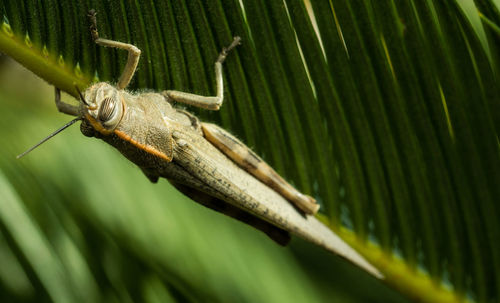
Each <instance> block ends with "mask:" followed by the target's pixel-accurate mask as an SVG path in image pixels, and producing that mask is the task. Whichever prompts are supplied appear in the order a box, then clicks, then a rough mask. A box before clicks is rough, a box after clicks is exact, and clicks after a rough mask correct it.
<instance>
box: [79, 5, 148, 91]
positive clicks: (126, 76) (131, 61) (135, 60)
mask: <svg viewBox="0 0 500 303" xmlns="http://www.w3.org/2000/svg"><path fill="white" fill-rule="evenodd" d="M96 15H97V13H96V11H95V10H93V9H92V10H90V11H89V14H88V16H89V19H90V33H91V34H92V39H94V42H95V43H97V44H99V45H102V46H108V47H115V48H120V49H124V50H126V51H128V58H127V64H126V65H125V68H124V69H123V72H122V75H121V76H120V79H119V80H118V83H117V84H116V88H118V89H124V88H126V87H127V86H128V84H129V83H130V80H132V77H133V76H134V74H135V70H136V69H137V65H138V64H139V58H140V56H141V50H140V49H138V48H137V47H136V46H135V45H132V44H128V43H123V42H118V41H113V40H108V39H103V38H99V32H98V31H97V18H96Z"/></svg>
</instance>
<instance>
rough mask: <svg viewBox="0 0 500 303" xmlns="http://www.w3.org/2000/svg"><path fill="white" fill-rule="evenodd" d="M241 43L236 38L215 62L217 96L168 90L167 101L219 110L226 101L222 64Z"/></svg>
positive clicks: (166, 93) (165, 92)
mask: <svg viewBox="0 0 500 303" xmlns="http://www.w3.org/2000/svg"><path fill="white" fill-rule="evenodd" d="M240 42H241V38H240V37H234V40H233V42H232V43H231V45H229V46H228V47H225V48H223V49H222V52H221V53H220V55H219V58H217V61H215V81H216V83H217V96H215V97H206V96H200V95H195V94H190V93H185V92H180V91H176V90H166V91H164V92H163V95H165V96H166V97H167V99H169V100H173V101H176V102H181V103H185V104H189V105H194V106H197V107H200V108H204V109H209V110H219V108H220V107H221V105H222V102H223V101H224V79H223V77H222V63H223V62H224V60H225V59H226V56H227V54H228V53H229V51H230V50H232V49H233V48H235V47H236V46H238V45H239V44H240Z"/></svg>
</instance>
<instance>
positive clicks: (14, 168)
mask: <svg viewBox="0 0 500 303" xmlns="http://www.w3.org/2000/svg"><path fill="white" fill-rule="evenodd" d="M0 62H1V63H0V64H1V65H0V108H1V110H0V113H1V117H0V142H1V144H0V146H1V150H0V301H1V302H44V301H58V302H98V301H106V302H132V301H134V302H141V301H144V302H185V301H191V302H406V299H404V298H403V297H402V296H400V295H399V294H398V293H396V292H395V291H394V290H392V289H389V288H388V287H386V286H385V285H384V284H382V283H381V282H379V281H376V280H375V279H373V278H371V277H370V276H368V275H367V274H365V273H363V272H361V271H360V270H358V269H357V268H354V266H352V265H350V264H347V263H346V262H344V261H343V260H341V259H339V258H337V257H335V256H333V255H330V254H329V253H327V252H325V251H323V250H322V249H320V248H316V247H314V246H313V245H311V244H308V243H305V242H303V241H300V240H298V239H294V240H293V241H292V244H291V246H289V247H287V248H282V247H279V246H277V245H276V244H274V243H273V242H272V241H271V240H269V239H268V238H267V237H266V236H265V235H263V234H261V233H260V232H258V231H255V230H253V229H252V228H250V227H247V226H244V225H243V224H240V223H238V222H235V221H233V220H231V219H229V218H227V217H225V216H223V215H220V214H218V213H215V212H212V211H210V210H208V209H205V208H203V207H202V206H199V205H197V204H196V203H194V202H192V201H190V200H189V199H187V198H185V197H184V196H182V195H181V194H180V193H178V192H177V191H176V190H175V189H173V188H172V187H171V186H170V185H169V184H168V182H167V181H166V180H161V181H160V182H159V183H158V184H156V185H154V184H151V183H150V182H149V181H148V179H147V178H145V177H144V176H143V175H142V173H141V172H140V170H139V169H137V168H136V167H135V166H134V165H133V164H132V163H130V162H128V161H127V160H126V159H125V158H123V157H122V156H121V155H120V154H119V153H118V152H117V151H115V150H113V149H112V148H111V147H109V146H107V145H106V144H105V143H103V142H101V141H98V140H95V139H89V138H86V137H84V136H83V135H82V134H81V133H80V131H79V126H76V125H75V126H72V127H70V128H69V129H67V130H65V131H64V132H63V133H61V134H59V135H58V136H56V137H55V138H53V139H51V140H50V141H49V142H47V143H45V144H44V145H42V146H41V147H40V148H38V149H36V150H35V151H34V152H32V153H30V154H29V155H27V156H26V157H24V158H22V159H20V160H16V158H15V156H16V155H17V154H19V153H21V152H23V151H24V150H26V149H27V148H28V147H30V146H31V145H33V144H35V143H36V142H38V141H39V140H40V139H41V138H43V137H44V136H46V135H48V134H49V133H51V132H52V131H54V130H55V129H57V128H59V127H60V126H61V125H63V124H64V123H65V122H67V121H69V120H70V117H68V116H65V115H63V114H59V113H58V112H57V110H56V107H55V105H54V101H53V98H54V96H53V88H52V87H51V86H49V85H48V84H47V83H45V82H43V81H42V80H40V79H38V78H37V77H35V76H34V75H33V74H31V73H30V72H29V71H27V70H25V69H24V68H22V67H21V66H20V65H18V64H17V63H15V62H13V61H12V60H10V59H8V58H6V57H5V56H0ZM63 99H65V100H68V99H70V97H69V96H67V95H63Z"/></svg>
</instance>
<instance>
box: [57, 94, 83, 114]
mask: <svg viewBox="0 0 500 303" xmlns="http://www.w3.org/2000/svg"><path fill="white" fill-rule="evenodd" d="M54 92H55V99H56V100H55V101H56V106H57V109H58V110H59V111H60V112H61V113H65V114H68V115H71V116H79V113H78V106H75V105H71V104H67V103H64V102H62V101H61V90H60V89H59V88H57V87H54Z"/></svg>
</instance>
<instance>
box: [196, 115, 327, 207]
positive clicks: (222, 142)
mask: <svg viewBox="0 0 500 303" xmlns="http://www.w3.org/2000/svg"><path fill="white" fill-rule="evenodd" d="M201 128H202V130H203V134H204V136H205V138H206V139H207V140H208V141H209V142H210V143H212V144H213V145H214V146H216V147H217V148H218V149H219V150H221V151H222V152H223V153H224V154H225V155H226V156H228V157H229V158H230V159H231V160H233V161H234V162H235V163H236V164H238V165H239V166H240V167H242V168H243V169H245V170H246V171H248V172H249V173H250V174H252V175H253V176H254V177H256V178H257V179H258V180H260V181H261V182H262V183H264V184H266V185H268V186H269V187H271V188H272V189H274V190H275V191H276V192H277V193H279V194H280V195H282V196H283V197H285V198H286V199H287V200H288V201H290V202H292V203H293V204H294V205H295V206H297V207H298V208H300V209H301V210H302V211H304V212H305V213H306V214H313V215H314V214H316V212H317V211H318V209H319V204H317V203H316V200H314V198H312V197H310V196H308V195H304V194H302V193H301V192H299V191H298V190H297V189H295V188H294V187H293V186H292V185H291V184H290V183H288V182H286V181H285V179H283V178H282V177H281V176H280V175H278V173H277V172H276V171H275V170H274V169H273V168H272V167H270V166H269V165H268V164H267V163H266V162H264V161H263V160H262V159H261V158H259V157H258V156H257V155H256V154H255V153H254V152H253V151H252V150H251V149H250V148H249V147H248V146H246V145H245V144H243V143H241V142H240V141H239V140H238V139H236V138H235V137H234V136H233V135H231V134H230V133H228V132H227V131H225V130H224V129H222V128H220V127H219V126H217V125H215V124H210V123H201Z"/></svg>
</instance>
